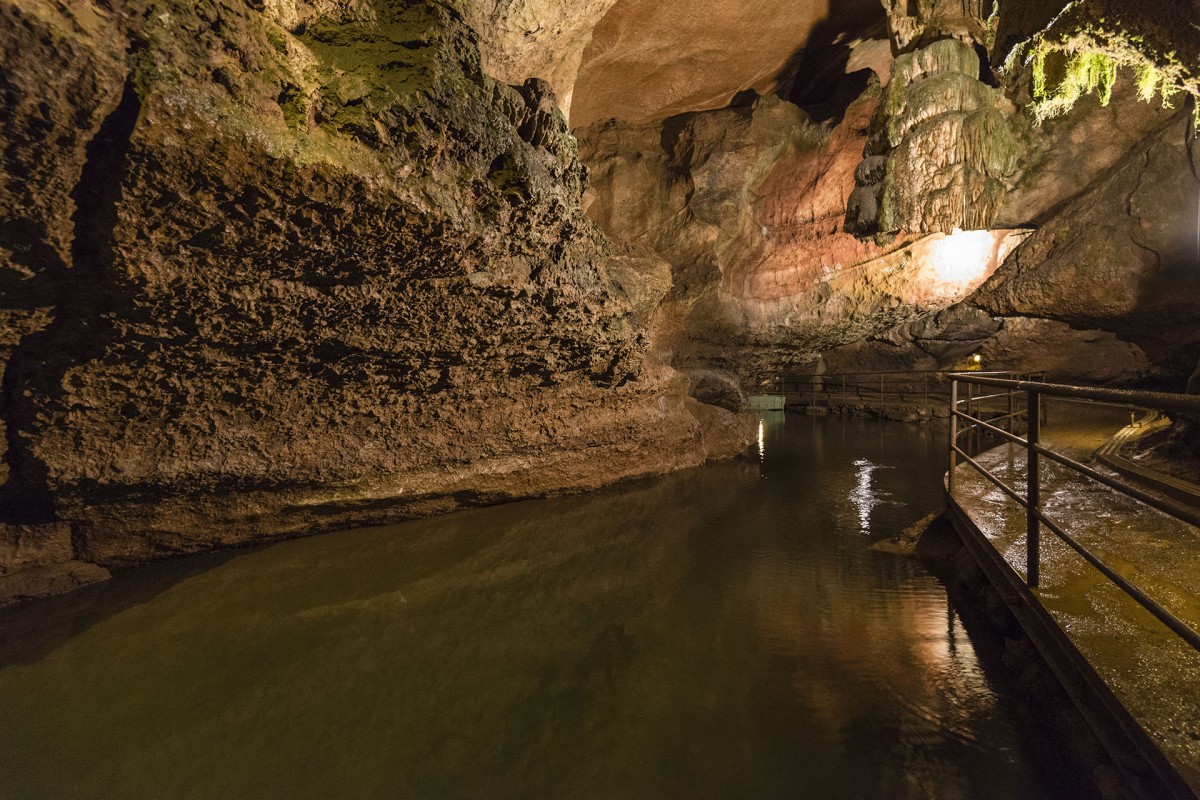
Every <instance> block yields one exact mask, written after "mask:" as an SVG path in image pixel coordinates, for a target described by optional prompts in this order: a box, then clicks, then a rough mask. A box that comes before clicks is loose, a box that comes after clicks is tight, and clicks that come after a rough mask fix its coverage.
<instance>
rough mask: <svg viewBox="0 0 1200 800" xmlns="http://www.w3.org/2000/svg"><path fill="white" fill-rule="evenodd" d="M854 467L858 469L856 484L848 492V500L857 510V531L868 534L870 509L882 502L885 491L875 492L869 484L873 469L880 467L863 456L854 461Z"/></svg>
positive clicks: (869, 530)
mask: <svg viewBox="0 0 1200 800" xmlns="http://www.w3.org/2000/svg"><path fill="white" fill-rule="evenodd" d="M854 467H855V469H856V470H857V471H858V482H857V483H858V485H857V486H855V487H854V489H853V490H852V491H851V492H850V502H851V503H852V504H853V505H854V507H855V508H856V509H857V510H858V526H859V531H860V532H861V533H864V534H869V533H870V532H871V511H872V510H874V508H875V506H877V505H879V504H880V503H882V502H883V496H886V494H885V493H881V492H876V491H875V489H874V487H872V486H871V479H872V477H873V476H874V474H875V470H877V469H882V468H881V467H880V466H879V465H878V464H872V463H871V462H870V461H868V460H866V459H865V458H860V459H858V460H857V461H855V462H854Z"/></svg>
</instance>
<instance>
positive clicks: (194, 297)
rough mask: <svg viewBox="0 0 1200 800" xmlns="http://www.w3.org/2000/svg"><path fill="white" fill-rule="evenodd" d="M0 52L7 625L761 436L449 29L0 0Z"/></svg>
mask: <svg viewBox="0 0 1200 800" xmlns="http://www.w3.org/2000/svg"><path fill="white" fill-rule="evenodd" d="M0 47H3V48H4V53H3V56H4V64H5V69H4V71H3V73H2V74H0V83H2V84H3V92H2V93H0V98H3V100H2V102H3V105H2V106H0V138H2V140H3V141H4V143H5V145H6V146H5V148H4V151H3V160H2V161H0V216H2V218H3V222H2V224H0V230H3V231H4V238H3V241H0V287H2V290H0V299H2V300H3V302H2V311H0V313H2V314H3V315H4V325H3V330H4V337H3V340H0V356H3V361H0V364H2V366H3V369H4V379H3V394H2V401H3V404H2V407H0V419H2V420H3V424H4V429H5V434H6V436H5V446H4V454H3V455H4V458H3V461H4V469H5V474H4V478H5V482H4V487H3V494H2V500H3V506H2V513H3V523H4V524H3V525H0V602H2V601H3V600H4V599H11V598H13V597H18V596H26V595H33V594H39V593H45V592H49V591H54V590H58V589H61V588H64V587H67V586H70V585H72V584H74V583H78V582H81V581H84V580H90V579H94V578H95V577H97V576H98V575H102V574H103V569H104V568H111V567H116V566H125V565H129V564H134V563H138V562H140V561H144V560H147V559H151V558H158V557H162V556H166V555H170V554H175V553H183V552H193V551H198V550H204V549H209V548H213V547H218V546H222V545H228V544H235V543H241V542H247V541H261V540H263V539H266V538H270V537H276V536H284V535H294V534H298V533H303V532H310V531H316V530H325V529H330V528H335V527H342V526H348V525H357V524H367V523H375V522H382V521H385V520H396V519H402V518H406V517H412V516H419V515H426V514H431V513H437V512H442V511H448V510H451V509H454V508H457V507H460V506H463V505H470V504H477V503H483V502H496V501H500V500H505V499H510V498H516V497H525V496H531V495H538V494H544V493H547V492H554V491H561V490H567V489H582V488H589V487H594V486H599V485H601V484H604V483H608V482H611V481H614V480H619V479H621V478H626V477H633V476H638V475H647V474H654V473H659V472H663V471H666V470H671V469H677V468H680V467H684V466H689V465H694V464H698V463H701V462H702V461H703V460H705V458H707V457H710V456H713V457H715V456H721V455H726V454H730V453H733V452H736V451H738V450H739V449H740V448H741V447H742V446H743V445H744V444H745V442H746V441H747V440H748V438H749V435H750V431H749V430H748V428H747V427H746V426H745V424H744V422H743V421H742V420H740V419H739V418H735V417H733V416H732V415H728V414H725V413H724V412H720V411H719V410H717V409H711V408H705V407H702V406H700V405H699V404H698V403H696V402H695V401H692V400H690V399H689V398H687V396H686V389H687V385H686V381H685V380H683V379H682V378H681V377H680V376H679V375H678V374H677V373H675V372H673V371H672V370H671V369H669V368H668V367H666V366H664V365H662V364H661V363H660V362H659V361H657V360H656V359H655V358H654V357H653V354H649V353H648V347H649V344H648V333H647V330H646V329H645V327H644V325H643V321H642V318H641V317H639V315H638V303H637V299H636V298H637V297H638V296H639V295H640V294H644V288H643V287H642V285H641V283H639V282H638V281H637V280H636V279H635V278H636V273H628V272H627V273H626V281H625V283H626V285H625V286H622V285H621V284H619V283H618V282H617V281H616V280H614V278H613V277H612V276H611V275H610V274H609V271H608V264H609V262H610V260H611V257H610V253H609V249H608V245H607V243H606V242H605V240H604V237H603V236H602V235H601V234H600V233H599V232H598V231H597V230H596V229H595V227H594V226H593V225H592V223H591V222H590V221H589V220H588V219H587V218H586V217H585V216H584V215H583V214H582V212H581V210H580V197H581V194H582V191H583V187H584V177H583V169H582V167H581V165H580V163H579V160H578V157H577V152H576V145H575V143H574V140H573V139H572V138H571V137H570V135H569V134H568V132H567V129H566V123H565V120H564V118H563V117H562V115H561V113H560V112H559V110H558V109H557V102H556V99H555V98H554V96H553V93H552V92H551V91H550V90H549V87H548V86H547V85H546V84H545V83H543V82H540V81H537V80H531V81H529V82H527V83H525V84H524V85H522V86H519V87H516V88H513V87H509V86H507V85H505V84H503V83H500V82H498V81H495V80H493V79H491V78H489V77H488V76H487V75H485V74H484V72H483V70H482V64H481V58H480V50H479V44H478V41H477V37H476V35H475V34H474V33H473V32H472V30H471V29H470V28H469V26H468V25H466V24H465V22H464V20H463V18H462V17H461V16H460V15H459V13H458V12H457V11H456V10H454V9H453V8H451V7H450V6H447V5H444V4H442V3H439V2H434V0H423V1H420V2H394V3H393V2H383V1H382V0H377V1H375V2H369V3H368V2H366V1H365V0H363V1H362V2H324V3H320V2H294V3H293V2H283V0H276V2H269V1H260V2H255V1H254V0H245V1H243V0H205V2H199V3H183V2H176V0H131V2H125V3H122V2H101V1H100V0H97V2H95V3H89V2H79V3H72V4H70V5H61V6H56V5H52V4H48V3H44V2H40V0H3V1H2V2H0ZM612 263H614V264H615V265H616V267H617V269H618V270H619V269H620V268H621V266H622V265H623V264H624V263H625V262H624V261H621V260H620V258H617V259H616V260H613V261H612ZM643 313H644V309H643Z"/></svg>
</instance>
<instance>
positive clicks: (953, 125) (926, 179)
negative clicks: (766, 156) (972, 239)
mask: <svg viewBox="0 0 1200 800" xmlns="http://www.w3.org/2000/svg"><path fill="white" fill-rule="evenodd" d="M981 69H982V64H981V61H980V55H979V54H978V53H977V52H976V50H975V48H974V47H973V46H972V45H971V44H970V43H968V42H963V41H959V40H958V39H954V38H946V39H940V40H938V41H934V42H932V43H931V44H929V45H928V46H925V47H923V48H920V49H916V50H913V51H912V52H909V53H905V54H903V55H901V56H900V57H899V58H897V59H896V62H895V64H894V65H893V68H892V80H891V82H890V83H889V84H888V88H887V93H886V97H885V99H884V102H883V103H882V105H881V107H880V109H879V112H878V114H877V116H876V119H875V120H874V121H873V123H872V135H871V137H870V139H869V140H868V142H867V145H866V148H865V150H864V153H863V155H864V156H865V158H864V160H863V162H862V165H861V167H860V169H859V172H858V175H857V181H856V183H857V187H856V189H855V191H854V195H853V197H852V198H851V201H850V203H849V207H848V210H847V215H846V229H847V230H848V231H850V232H851V233H855V234H857V235H859V236H868V235H872V234H877V233H884V234H895V233H897V232H899V231H908V232H910V233H932V232H939V231H940V232H945V233H948V232H950V231H952V230H954V229H955V228H958V229H962V230H983V229H987V228H990V227H991V226H992V224H993V223H994V221H995V219H996V217H997V215H998V213H999V210H1000V207H1001V205H1002V204H1003V202H1004V199H1005V192H1006V190H1007V189H1008V186H1009V178H1010V177H1011V176H1012V175H1013V173H1014V172H1015V171H1016V169H1017V165H1018V163H1019V158H1020V154H1021V148H1020V144H1019V143H1018V141H1017V139H1016V138H1015V137H1014V136H1013V133H1012V130H1011V129H1010V124H1009V116H1010V115H1011V113H1012V106H1011V104H1010V103H1008V102H1007V101H1006V100H1005V98H1004V96H1003V95H1002V94H1001V93H1000V91H999V90H997V89H994V88H992V87H991V86H988V85H987V84H985V83H983V82H982V81H981V80H980V71H981Z"/></svg>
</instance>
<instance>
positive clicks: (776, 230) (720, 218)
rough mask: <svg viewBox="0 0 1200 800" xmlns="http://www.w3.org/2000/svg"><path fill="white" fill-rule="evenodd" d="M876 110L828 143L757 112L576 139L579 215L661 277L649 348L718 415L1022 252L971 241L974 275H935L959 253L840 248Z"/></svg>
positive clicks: (600, 130) (784, 118) (827, 134)
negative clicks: (664, 265)
mask: <svg viewBox="0 0 1200 800" xmlns="http://www.w3.org/2000/svg"><path fill="white" fill-rule="evenodd" d="M878 98H879V92H878V91H877V90H876V91H871V92H868V94H867V95H865V96H864V97H863V98H861V99H860V100H859V101H857V102H856V103H854V104H853V105H852V106H851V107H850V109H849V110H848V111H847V113H846V115H845V117H844V119H843V121H842V122H841V124H840V125H839V126H837V127H836V128H835V129H834V130H832V131H829V130H828V129H825V128H823V127H821V126H816V125H813V124H811V123H810V122H809V121H808V120H807V118H806V116H805V115H804V113H803V112H801V111H800V110H799V109H798V108H796V107H795V106H793V105H791V104H790V103H787V102H785V101H780V100H778V99H775V98H764V99H762V100H760V101H759V103H758V104H757V105H756V106H755V107H754V108H753V109H727V110H722V111H715V112H708V113H704V114H697V115H691V116H688V117H686V118H681V119H679V120H672V121H669V122H668V123H666V124H665V125H663V126H653V125H651V126H622V125H618V124H608V125H602V126H597V127H596V128H593V129H592V130H590V131H588V132H586V133H585V134H583V135H582V137H581V143H582V153H583V157H584V159H585V160H586V161H587V162H588V164H589V168H590V169H591V174H592V187H591V189H590V190H589V194H590V195H591V196H592V201H591V204H590V206H589V213H590V214H591V215H592V216H593V218H594V219H596V220H597V221H598V222H599V223H600V224H601V226H602V227H603V228H604V229H605V230H606V232H608V233H609V234H610V235H611V236H613V237H614V238H616V239H618V240H623V241H635V242H637V243H638V244H639V245H643V246H648V247H650V248H651V249H653V250H654V251H655V252H657V253H659V254H661V256H662V257H663V258H664V259H666V260H667V261H668V262H669V263H670V264H671V266H672V268H673V271H674V278H675V286H674V289H673V291H672V293H671V295H669V301H668V303H667V304H666V305H665V306H664V307H663V310H662V312H661V314H660V318H659V326H660V337H659V339H660V341H661V342H662V343H663V349H664V353H665V357H667V358H670V359H671V360H672V363H674V364H675V365H677V366H679V367H682V368H684V369H685V370H687V371H688V372H689V374H691V375H692V376H693V378H694V379H695V381H696V386H697V387H698V391H699V392H700V393H701V396H704V397H711V398H716V397H724V398H726V399H725V400H723V402H728V400H727V398H728V397H729V396H730V392H729V391H728V390H727V389H723V388H720V387H728V386H729V385H731V384H741V385H742V386H748V385H751V384H755V383H757V382H758V381H760V380H762V379H764V378H768V377H771V376H773V375H775V374H777V373H779V372H781V371H783V370H786V369H788V368H789V367H791V366H794V365H797V364H805V363H809V362H811V361H812V360H814V359H815V358H816V356H817V354H818V353H819V352H821V351H822V350H826V349H829V348H832V347H837V346H839V345H842V344H845V343H847V342H851V341H855V340H857V339H861V338H864V337H866V336H870V335H874V334H876V333H881V332H883V331H885V330H887V329H888V328H890V327H892V326H894V325H896V324H897V323H899V322H902V321H908V320H912V319H916V318H918V317H920V316H922V315H924V314H927V313H929V312H932V311H936V310H939V309H943V308H946V307H947V306H950V305H952V304H954V303H956V302H958V301H960V300H962V299H963V298H965V297H966V296H967V295H969V294H970V293H971V292H972V291H973V290H974V289H975V288H977V287H978V286H979V285H980V284H981V283H983V281H984V280H986V278H987V277H988V276H989V275H990V274H992V272H994V271H995V270H996V269H997V268H998V267H999V265H1000V263H1001V261H1002V260H1003V258H1004V257H1005V256H1006V255H1007V253H1008V252H1009V251H1010V250H1011V248H1012V247H1013V246H1014V245H1015V243H1016V242H1017V241H1019V240H1020V236H1021V235H1020V234H1010V232H1008V231H999V232H996V233H995V234H994V235H993V234H990V233H986V232H985V233H983V234H981V236H982V240H981V241H978V242H974V243H968V245H967V249H968V250H969V252H967V253H966V256H967V260H968V261H970V262H971V263H972V264H974V268H973V271H971V272H970V274H948V273H947V274H943V273H944V272H945V268H944V265H943V264H942V261H945V258H944V255H945V253H946V248H947V247H951V248H961V247H962V245H963V241H962V240H960V239H955V240H954V241H953V242H949V241H948V240H947V239H946V237H942V236H940V235H939V236H938V237H934V238H929V239H925V240H921V241H917V242H912V243H908V241H907V240H906V239H904V238H902V239H900V240H898V241H897V242H895V243H893V245H892V246H891V247H889V248H882V247H879V246H877V245H875V244H872V243H866V242H862V241H859V240H858V239H856V238H855V237H854V236H852V235H850V234H848V233H845V232H844V231H843V230H842V221H843V219H844V216H845V211H846V201H847V198H848V197H849V195H850V192H851V191H852V190H853V187H854V182H855V171H856V168H857V167H858V165H859V162H860V161H861V158H862V152H863V147H864V144H865V142H866V139H867V135H868V133H867V128H868V123H869V121H870V119H871V117H872V114H873V111H874V109H875V106H876V103H877V102H878ZM664 143H665V144H664ZM977 251H978V252H977ZM972 259H973V260H972ZM705 387H707V388H705Z"/></svg>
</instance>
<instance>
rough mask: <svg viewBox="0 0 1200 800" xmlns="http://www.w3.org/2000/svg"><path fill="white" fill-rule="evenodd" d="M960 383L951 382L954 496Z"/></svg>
mask: <svg viewBox="0 0 1200 800" xmlns="http://www.w3.org/2000/svg"><path fill="white" fill-rule="evenodd" d="M957 446H958V381H957V380H951V381H950V474H949V477H948V478H947V481H948V482H949V487H950V494H954V468H955V467H957V466H958V452H957V451H956V450H955V449H954V448H956V447H957Z"/></svg>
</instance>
